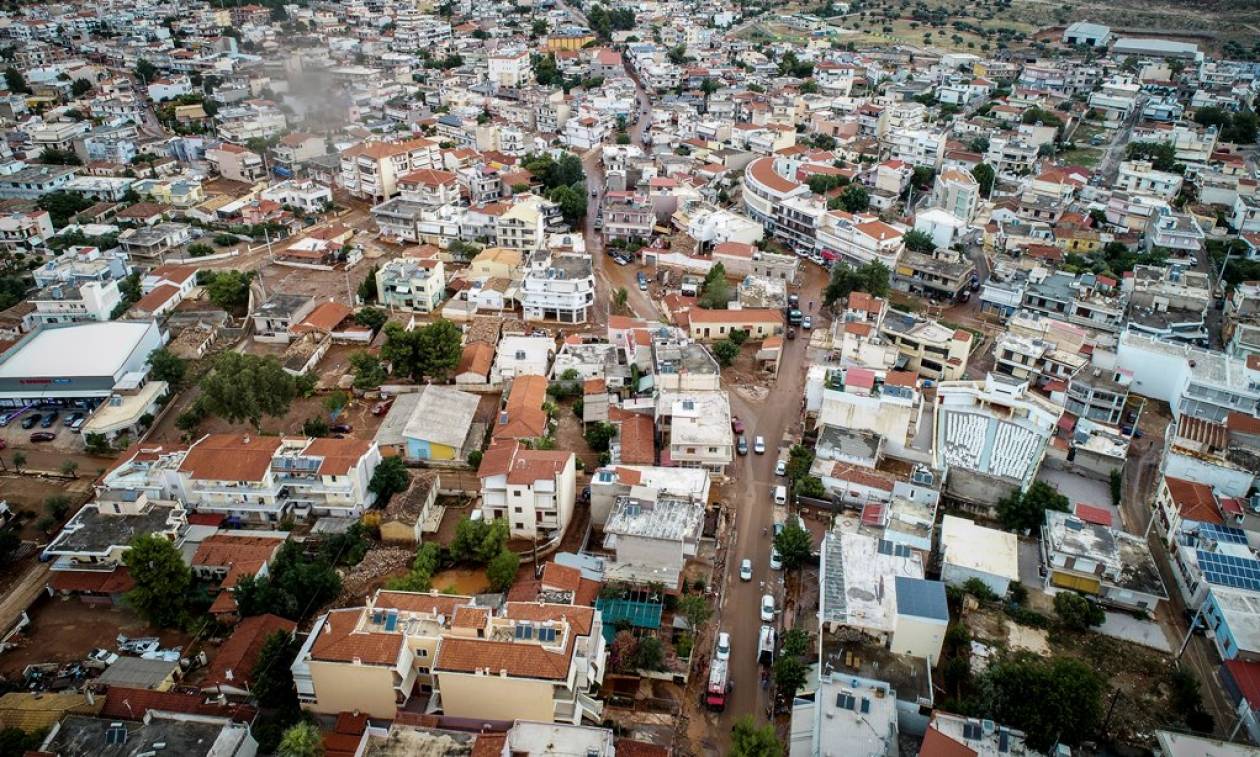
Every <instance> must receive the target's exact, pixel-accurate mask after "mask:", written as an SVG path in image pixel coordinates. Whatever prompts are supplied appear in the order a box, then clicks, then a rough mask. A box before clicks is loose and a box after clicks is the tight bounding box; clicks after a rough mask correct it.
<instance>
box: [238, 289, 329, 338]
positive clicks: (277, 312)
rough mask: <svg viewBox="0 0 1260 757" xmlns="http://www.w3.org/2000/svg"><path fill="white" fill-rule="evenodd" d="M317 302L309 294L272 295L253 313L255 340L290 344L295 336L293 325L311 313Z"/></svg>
mask: <svg viewBox="0 0 1260 757" xmlns="http://www.w3.org/2000/svg"><path fill="white" fill-rule="evenodd" d="M316 304H318V303H316V301H315V298H314V297H312V296H310V295H308V294H281V293H276V294H273V295H271V297H269V298H268V299H267V301H266V302H264V303H262V304H261V305H259V306H258V307H257V308H256V309H255V310H254V312H253V314H252V317H253V320H254V340H255V341H258V342H275V343H279V344H288V343H289V340H291V339H292V338H293V327H294V326H296V325H298V324H299V323H301V322H302V320H303V319H304V318H306V316H308V315H310V314H311V311H313V310H314V309H315V305H316Z"/></svg>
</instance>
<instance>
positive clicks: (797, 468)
mask: <svg viewBox="0 0 1260 757" xmlns="http://www.w3.org/2000/svg"><path fill="white" fill-rule="evenodd" d="M813 465H814V451H813V450H812V449H810V448H809V447H806V446H805V445H803V444H794V445H792V448H791V449H790V450H788V463H787V468H786V470H785V472H786V474H787V478H788V480H789V481H800V480H801V479H803V478H805V477H806V476H808V475H809V469H810V468H811V467H812V466H813Z"/></svg>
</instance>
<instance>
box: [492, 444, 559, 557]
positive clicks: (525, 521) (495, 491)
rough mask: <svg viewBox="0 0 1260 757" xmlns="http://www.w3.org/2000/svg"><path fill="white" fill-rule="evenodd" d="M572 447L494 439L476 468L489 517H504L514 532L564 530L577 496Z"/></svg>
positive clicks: (548, 535)
mask: <svg viewBox="0 0 1260 757" xmlns="http://www.w3.org/2000/svg"><path fill="white" fill-rule="evenodd" d="M576 460H577V458H576V457H575V456H574V455H573V453H572V452H564V451H559V450H532V449H526V448H524V447H522V446H521V445H520V443H519V442H516V441H500V442H496V443H495V444H494V445H492V446H491V447H490V449H488V450H486V452H485V454H484V455H483V456H482V458H481V465H480V467H478V469H477V477H478V478H480V479H481V511H482V513H484V515H485V518H486V520H494V519H496V518H501V519H503V520H506V521H507V523H508V528H509V531H510V533H511V535H512V536H513V537H516V538H524V539H536V540H551V539H553V538H559V537H560V536H562V535H563V534H564V530H565V528H567V527H568V525H569V520H570V518H572V516H573V507H574V503H575V501H576V499H577V465H576Z"/></svg>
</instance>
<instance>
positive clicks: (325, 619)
mask: <svg viewBox="0 0 1260 757" xmlns="http://www.w3.org/2000/svg"><path fill="white" fill-rule="evenodd" d="M605 656H606V652H605V646H604V641H603V627H602V623H601V621H600V616H599V613H597V612H596V611H595V610H594V608H590V607H576V606H573V605H555V604H547V603H545V602H507V603H505V604H504V605H503V606H502V608H501V609H499V610H498V611H497V612H496V611H494V610H492V609H491V608H489V607H484V606H479V605H478V604H477V603H476V602H475V601H474V600H473V599H472V598H470V597H460V596H452V595H439V594H415V593H409V592H398V591H385V590H382V591H378V592H377V593H376V594H375V596H373V597H372V598H371V599H369V600H368V602H367V603H366V605H365V606H364V607H357V608H349V609H343V610H331V611H329V612H328V613H326V614H325V615H323V616H321V617H320V618H319V619H318V620H316V621H315V625H314V628H313V629H312V631H311V633H310V635H309V636H307V639H306V642H305V643H304V644H303V646H302V648H301V649H300V650H299V652H298V654H297V658H296V659H295V660H294V662H293V667H292V669H293V678H294V682H295V683H296V685H297V692H298V701H299V702H300V703H301V705H302V707H303V708H304V709H306V710H309V711H312V712H315V713H320V714H327V715H332V714H336V713H340V712H351V711H354V712H359V713H363V714H365V715H368V716H369V717H373V718H382V719H393V718H394V717H395V713H396V712H397V710H399V709H401V708H405V707H406V706H407V704H408V702H409V701H410V700H411V698H412V697H413V696H415V695H416V693H417V692H418V691H420V690H422V688H424V687H427V688H428V689H431V691H432V696H431V697H430V698H429V700H428V702H431V703H432V704H433V705H434V706H435V711H438V712H440V713H441V714H443V715H445V716H447V717H451V718H476V719H478V720H479V721H485V720H487V719H489V720H515V719H528V720H533V721H539V722H543V723H552V722H563V723H571V724H578V723H580V722H582V720H583V719H584V718H586V719H590V720H593V721H596V722H598V721H599V720H600V719H601V718H602V715H603V706H602V704H600V703H599V702H598V701H596V700H595V699H594V698H592V697H591V694H590V692H592V691H597V690H598V688H599V686H600V684H601V682H602V681H603V675H604V658H605Z"/></svg>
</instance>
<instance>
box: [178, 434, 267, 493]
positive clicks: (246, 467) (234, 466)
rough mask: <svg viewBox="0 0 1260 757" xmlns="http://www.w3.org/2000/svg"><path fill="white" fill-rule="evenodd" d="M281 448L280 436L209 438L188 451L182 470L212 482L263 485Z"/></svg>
mask: <svg viewBox="0 0 1260 757" xmlns="http://www.w3.org/2000/svg"><path fill="white" fill-rule="evenodd" d="M279 448H280V437H278V436H253V435H250V434H207V435H206V436H204V437H202V438H201V439H200V440H199V441H197V443H195V444H194V445H193V446H192V448H191V449H189V450H188V454H187V455H185V456H184V460H183V462H182V463H180V466H179V470H180V472H181V473H187V474H188V475H189V476H191V477H192V478H199V479H207V480H211V481H261V480H262V478H263V476H265V475H266V474H267V470H268V469H269V468H270V467H271V458H272V456H273V455H274V454H275V452H276V450H277V449H279Z"/></svg>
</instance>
